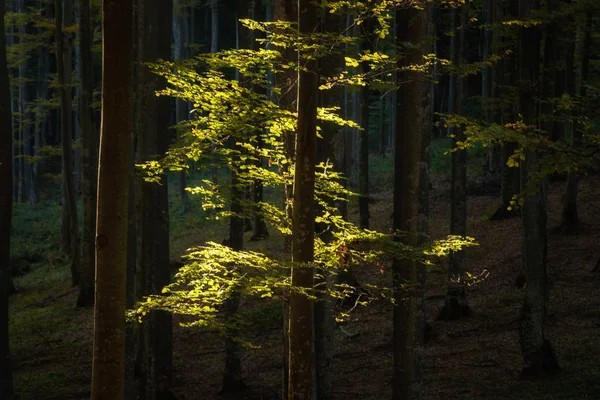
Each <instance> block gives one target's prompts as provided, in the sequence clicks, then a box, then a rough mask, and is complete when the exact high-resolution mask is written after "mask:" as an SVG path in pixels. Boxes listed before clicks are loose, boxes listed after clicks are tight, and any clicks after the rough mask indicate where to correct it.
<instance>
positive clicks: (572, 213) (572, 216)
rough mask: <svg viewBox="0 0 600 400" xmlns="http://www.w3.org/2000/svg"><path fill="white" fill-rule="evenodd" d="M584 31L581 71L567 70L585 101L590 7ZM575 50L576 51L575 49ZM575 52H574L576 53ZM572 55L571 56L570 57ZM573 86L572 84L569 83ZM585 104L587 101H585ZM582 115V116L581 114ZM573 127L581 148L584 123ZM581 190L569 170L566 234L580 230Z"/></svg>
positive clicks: (563, 223) (564, 215)
mask: <svg viewBox="0 0 600 400" xmlns="http://www.w3.org/2000/svg"><path fill="white" fill-rule="evenodd" d="M584 18H585V23H584V24H583V26H584V28H583V29H584V32H583V43H581V44H580V45H578V46H577V49H576V50H578V51H577V52H578V53H579V54H578V59H580V60H581V65H580V67H579V73H577V78H575V79H574V78H573V74H575V71H573V70H572V69H571V70H567V76H568V77H569V78H568V79H571V80H575V81H576V82H575V88H574V90H572V91H571V94H572V93H574V92H576V93H577V94H578V95H579V96H580V97H581V99H583V101H584V102H586V101H587V97H586V95H587V87H586V85H585V83H586V81H587V80H588V75H589V69H590V68H589V66H590V51H591V45H592V29H593V26H592V24H593V18H592V13H591V11H590V10H589V9H588V10H586V14H585V17H584ZM574 52H575V51H574ZM574 52H573V53H574ZM569 56H571V57H569ZM567 57H568V58H569V59H568V60H567V65H568V66H569V65H570V66H571V67H573V61H572V60H573V57H572V53H571V54H569V55H567ZM568 86H572V85H568ZM584 104H585V103H584ZM580 117H581V116H580ZM570 125H571V126H570V128H571V147H572V148H574V149H577V148H579V147H580V146H581V145H582V137H583V130H584V126H583V124H582V123H576V124H570ZM578 191H579V174H578V173H577V171H569V173H568V174H567V187H566V190H565V193H564V195H563V206H562V214H561V231H562V233H563V234H565V235H576V234H577V233H578V232H579V225H580V221H579V212H578V207H577V197H578V196H577V193H578Z"/></svg>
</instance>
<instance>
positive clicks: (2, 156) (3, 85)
mask: <svg viewBox="0 0 600 400" xmlns="http://www.w3.org/2000/svg"><path fill="white" fill-rule="evenodd" d="M5 12H6V2H5V1H0V398H3V399H7V400H11V399H12V398H13V395H14V393H13V375H12V363H11V359H10V352H9V337H8V320H9V317H8V293H9V290H8V288H9V282H10V269H9V259H10V230H11V217H12V201H13V198H12V197H13V175H12V174H13V170H12V165H13V164H12V162H13V160H12V116H11V107H10V102H11V100H10V84H9V79H8V65H7V64H8V63H7V60H6V38H5V36H4V32H5V31H4V14H5Z"/></svg>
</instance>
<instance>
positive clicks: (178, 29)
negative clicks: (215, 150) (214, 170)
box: [173, 0, 194, 213]
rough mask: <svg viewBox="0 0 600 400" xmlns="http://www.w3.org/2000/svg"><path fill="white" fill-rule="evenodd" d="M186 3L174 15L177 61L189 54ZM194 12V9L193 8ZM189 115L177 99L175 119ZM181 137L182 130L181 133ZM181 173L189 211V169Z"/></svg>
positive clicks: (181, 190)
mask: <svg viewBox="0 0 600 400" xmlns="http://www.w3.org/2000/svg"><path fill="white" fill-rule="evenodd" d="M185 9H186V7H185V4H184V3H183V1H182V0H178V1H176V2H175V11H176V13H175V15H174V17H173V27H174V29H173V37H174V39H175V61H180V60H182V59H185V58H186V57H187V56H189V55H188V54H187V51H186V49H187V48H188V45H189V42H188V40H189V39H188V38H189V36H190V35H189V34H188V31H189V26H188V25H189V24H188V21H187V16H186V15H185V11H184V10H185ZM191 12H192V13H193V12H194V11H193V10H191ZM187 117H188V105H187V103H186V102H184V101H183V100H181V99H175V119H176V122H178V123H179V122H181V121H184V120H187ZM178 136H180V137H181V132H179V135H178ZM178 175H179V197H180V198H181V205H182V208H183V212H184V213H187V212H188V211H189V210H190V198H189V196H188V192H187V190H185V188H186V187H187V182H188V179H187V171H180V172H179V173H178Z"/></svg>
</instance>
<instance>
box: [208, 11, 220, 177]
mask: <svg viewBox="0 0 600 400" xmlns="http://www.w3.org/2000/svg"><path fill="white" fill-rule="evenodd" d="M210 10H211V14H210V28H211V29H210V52H211V53H216V52H217V51H219V0H210ZM218 161H219V159H218V156H217V153H216V152H215V153H213V157H212V165H211V167H210V179H211V181H212V183H213V184H214V185H216V184H217V181H218V173H219V170H218V168H217V163H218Z"/></svg>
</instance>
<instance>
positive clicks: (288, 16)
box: [273, 0, 298, 399]
mask: <svg viewBox="0 0 600 400" xmlns="http://www.w3.org/2000/svg"><path fill="white" fill-rule="evenodd" d="M297 4H298V3H297V1H295V0H275V2H274V4H273V19H274V20H275V21H290V22H294V21H296V19H297V14H298V11H297V10H298V8H297ZM280 51H281V52H282V55H283V62H285V61H289V62H293V61H294V60H295V57H297V55H296V54H295V53H294V51H293V50H292V49H290V48H287V49H280ZM275 82H276V85H277V87H278V88H279V89H280V90H281V95H280V96H279V98H278V99H277V102H278V103H279V106H280V107H281V108H283V109H285V110H288V111H292V112H293V111H295V102H296V95H297V90H296V87H297V86H296V84H297V82H296V75H295V74H294V71H293V70H292V69H291V68H290V69H289V70H288V71H284V72H280V73H278V74H277V75H276V76H275ZM295 138H296V132H286V133H285V136H284V138H283V144H284V151H285V154H286V156H287V158H288V159H289V160H290V161H292V162H293V160H294V157H295V156H294V143H295ZM283 173H284V174H289V173H290V170H289V169H286V170H284V171H283ZM282 202H283V207H284V210H285V213H286V215H287V218H288V220H291V219H292V208H291V202H292V185H285V186H284V188H283V193H282ZM284 248H285V252H286V253H287V254H289V255H290V256H291V252H292V241H291V237H290V236H289V235H286V236H285V238H284ZM282 342H283V360H282V385H281V398H282V399H285V398H287V397H288V388H289V372H290V371H289V303H288V302H284V304H283V335H282Z"/></svg>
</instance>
